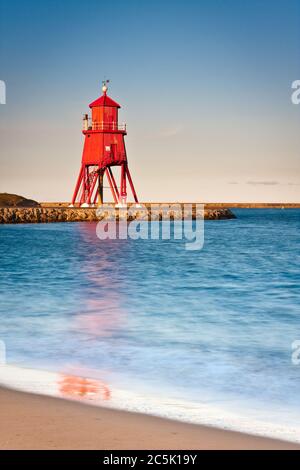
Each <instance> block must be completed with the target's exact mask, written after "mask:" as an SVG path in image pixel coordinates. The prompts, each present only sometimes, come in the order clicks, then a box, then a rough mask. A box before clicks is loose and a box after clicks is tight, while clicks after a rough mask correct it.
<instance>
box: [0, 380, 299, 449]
mask: <svg viewBox="0 0 300 470" xmlns="http://www.w3.org/2000/svg"><path fill="white" fill-rule="evenodd" d="M0 415H1V421H0V449H2V450H3V449H99V450H101V449H119V450H125V449H151V450H158V449H165V450H168V449H171V450H172V449H178V450H179V449H199V450H202V449H203V450H204V449H282V450H284V449H295V450H296V449H298V450H299V449H300V446H298V445H296V444H292V443H288V442H283V441H276V440H273V439H267V438H261V437H255V436H248V435H246V434H240V433H236V432H231V431H224V430H220V429H214V428H209V427H205V426H199V425H193V424H186V423H181V422H177V421H171V420H167V419H161V418H157V417H152V416H148V415H143V414H136V413H129V412H125V411H117V410H110V409H105V408H101V407H95V406H89V405H85V404H81V403H78V402H73V401H67V400H64V399H59V398H52V397H46V396H40V395H33V394H29V393H23V392H18V391H14V390H9V389H4V388H2V389H0Z"/></svg>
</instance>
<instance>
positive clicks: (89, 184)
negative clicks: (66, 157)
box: [72, 80, 138, 207]
mask: <svg viewBox="0 0 300 470" xmlns="http://www.w3.org/2000/svg"><path fill="white" fill-rule="evenodd" d="M107 83H108V80H106V81H104V82H103V87H102V91H103V95H102V96H101V97H100V98H98V99H97V100H95V101H93V102H92V103H91V104H90V105H89V106H90V108H91V110H92V117H91V118H89V117H88V115H87V114H85V115H84V117H83V131H82V132H83V134H84V136H85V141H84V147H83V153H82V161H81V168H80V172H79V176H78V179H77V183H76V186H75V190H74V194H73V198H72V204H74V203H75V202H79V204H80V205H81V206H84V207H87V206H89V205H90V204H95V203H96V202H97V201H98V203H99V204H102V203H103V182H104V177H105V176H106V178H107V181H108V184H109V187H110V190H111V192H112V195H113V198H114V202H115V203H116V204H117V205H119V206H122V205H125V204H126V198H127V189H126V186H127V184H126V183H127V181H128V183H129V185H130V188H131V191H132V194H133V197H134V200H135V202H136V203H138V198H137V195H136V192H135V189H134V186H133V182H132V179H131V175H130V172H129V168H128V161H127V155H126V148H125V141H124V136H125V135H126V124H119V122H118V110H119V108H120V107H121V106H120V105H119V104H118V103H116V102H115V101H114V100H112V99H111V98H110V97H109V96H108V95H107ZM116 166H119V167H120V168H121V176H120V185H119V186H118V185H117V183H116V180H115V177H114V174H113V171H112V167H116Z"/></svg>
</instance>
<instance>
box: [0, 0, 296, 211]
mask: <svg viewBox="0 0 300 470" xmlns="http://www.w3.org/2000/svg"><path fill="white" fill-rule="evenodd" d="M0 8H1V9H0V12H1V22H0V39H1V41H0V54H1V72H0V73H1V76H0V79H2V80H5V82H6V86H7V104H6V105H1V106H0V120H1V156H0V158H1V173H0V191H7V192H15V193H20V194H24V195H26V196H29V197H33V198H36V199H38V200H52V201H55V200H69V199H70V198H71V194H72V191H73V186H74V184H75V179H76V176H77V172H78V170H79V165H80V159H81V152H82V144H83V137H82V135H81V118H82V114H83V113H84V112H86V111H87V109H88V108H87V106H88V103H90V102H91V101H93V100H94V99H95V98H97V97H98V96H99V95H100V93H101V91H100V90H101V80H102V79H103V78H104V77H107V78H110V79H111V83H110V89H109V94H110V95H111V96H112V98H114V99H115V100H117V101H118V102H120V104H121V105H122V109H121V112H120V119H121V121H122V120H124V121H126V122H127V126H128V136H127V141H126V142H127V151H128V158H129V164H130V168H131V171H132V175H133V178H134V181H135V185H136V189H137V190H138V193H139V196H140V199H142V200H145V201H146V200H164V201H166V200H182V201H199V200H205V201H221V200H222V201H257V200H260V201H267V202H268V201H300V158H299V150H300V137H299V117H300V106H295V105H292V104H291V100H290V95H291V83H292V81H294V80H296V79H300V67H299V65H300V54H299V52H300V51H299V48H300V41H299V40H300V0H288V1H283V0H251V1H250V0H249V1H248V0H244V1H241V0H240V1H238V0H202V1H201V0H198V1H192V0H187V1H185V2H181V1H180V2H179V1H176V0H175V1H168V0H165V1H152V2H146V1H141V0H140V1H130V0H129V1H128V0H127V1H122V2H121V1H118V0H116V1H114V2H102V1H94V0H92V1H86V2H82V1H77V0H65V1H55V0H54V1H48V0H44V1H42V2H41V1H34V0H28V1H26V0H25V1H20V0H17V1H14V2H11V1H8V0H0Z"/></svg>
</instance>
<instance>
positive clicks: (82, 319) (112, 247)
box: [74, 222, 128, 337]
mask: <svg viewBox="0 0 300 470" xmlns="http://www.w3.org/2000/svg"><path fill="white" fill-rule="evenodd" d="M96 227H97V223H89V222H83V223H79V224H78V225H77V228H78V235H79V243H78V245H77V246H78V248H77V249H79V250H83V251H84V256H83V257H82V263H81V267H80V271H81V276H82V275H83V276H84V277H85V278H86V279H87V280H88V282H89V283H90V286H91V287H90V289H88V290H85V288H84V289H83V291H82V295H86V293H87V292H88V294H87V295H86V298H85V310H84V311H83V312H78V313H77V315H76V320H75V324H74V327H75V328H76V329H77V330H80V331H81V332H85V333H88V334H89V335H91V336H93V337H109V336H113V335H114V333H115V332H116V330H120V329H121V328H123V327H124V326H125V325H126V319H127V314H126V310H125V309H124V308H123V305H124V304H126V299H124V298H122V295H121V293H120V291H119V289H118V286H119V280H120V279H119V276H120V270H122V269H126V267H125V266H124V263H126V256H125V258H124V253H126V245H127V242H126V240H109V239H108V240H99V239H98V238H97V235H96ZM127 249H128V247H127ZM122 265H123V267H122Z"/></svg>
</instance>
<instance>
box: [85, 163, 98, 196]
mask: <svg viewBox="0 0 300 470" xmlns="http://www.w3.org/2000/svg"><path fill="white" fill-rule="evenodd" d="M97 179H98V171H96V170H94V172H93V174H92V184H91V186H90V191H89V195H88V199H87V203H88V204H91V199H92V196H93V193H94V189H95V186H96V183H97Z"/></svg>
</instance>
